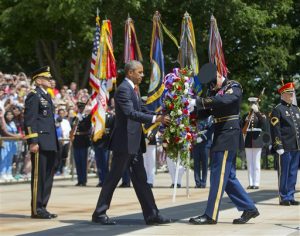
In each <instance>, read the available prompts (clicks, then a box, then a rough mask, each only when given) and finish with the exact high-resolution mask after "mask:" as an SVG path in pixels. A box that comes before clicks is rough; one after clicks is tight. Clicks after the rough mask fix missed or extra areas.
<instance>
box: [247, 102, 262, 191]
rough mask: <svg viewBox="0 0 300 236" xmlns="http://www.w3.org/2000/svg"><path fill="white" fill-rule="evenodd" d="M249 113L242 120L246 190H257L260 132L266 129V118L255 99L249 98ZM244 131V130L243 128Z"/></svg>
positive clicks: (260, 148) (260, 143)
mask: <svg viewBox="0 0 300 236" xmlns="http://www.w3.org/2000/svg"><path fill="white" fill-rule="evenodd" d="M248 101H249V102H250V107H251V111H250V112H249V113H248V115H246V116H245V117H244V119H243V123H244V124H243V127H245V131H246V132H245V152H246V158H247V170H248V179H249V186H248V187H247V189H258V188H259V183H260V159H261V153H262V148H263V146H264V142H263V137H262V134H263V133H262V131H265V129H266V116H265V115H264V114H263V113H261V112H260V111H259V107H258V101H259V99H258V98H256V97H249V98H248ZM243 130H244V128H243Z"/></svg>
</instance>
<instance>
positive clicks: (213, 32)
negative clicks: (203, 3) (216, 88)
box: [208, 15, 228, 77]
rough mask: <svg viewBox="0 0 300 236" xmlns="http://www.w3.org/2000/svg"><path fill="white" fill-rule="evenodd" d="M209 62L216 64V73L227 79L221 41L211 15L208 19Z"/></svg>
mask: <svg viewBox="0 0 300 236" xmlns="http://www.w3.org/2000/svg"><path fill="white" fill-rule="evenodd" d="M208 58H209V62H211V63H214V64H216V66H217V70H218V72H219V73H220V74H221V75H222V76H224V77H227V74H228V68H227V66H226V63H225V57H224V53H223V49H222V39H221V35H220V33H219V29H218V25H217V20H216V18H215V17H214V16H213V15H212V16H211V18H210V33H209V48H208Z"/></svg>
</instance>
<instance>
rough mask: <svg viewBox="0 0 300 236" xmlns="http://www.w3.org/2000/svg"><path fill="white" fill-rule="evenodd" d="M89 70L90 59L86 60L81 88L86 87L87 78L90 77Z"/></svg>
mask: <svg viewBox="0 0 300 236" xmlns="http://www.w3.org/2000/svg"><path fill="white" fill-rule="evenodd" d="M90 70H91V59H87V60H86V65H85V70H84V74H83V80H82V83H81V86H86V84H87V81H88V78H89V76H90Z"/></svg>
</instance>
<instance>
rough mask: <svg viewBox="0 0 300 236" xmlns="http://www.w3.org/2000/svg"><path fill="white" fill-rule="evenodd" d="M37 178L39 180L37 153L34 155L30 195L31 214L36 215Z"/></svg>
mask: <svg viewBox="0 0 300 236" xmlns="http://www.w3.org/2000/svg"><path fill="white" fill-rule="evenodd" d="M38 178H39V153H38V152H37V153H35V154H34V176H33V193H32V206H33V213H34V214H35V215H36V214H37V211H36V204H37V203H36V201H37V188H38Z"/></svg>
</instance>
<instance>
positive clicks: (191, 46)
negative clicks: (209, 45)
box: [178, 12, 202, 95]
mask: <svg viewBox="0 0 300 236" xmlns="http://www.w3.org/2000/svg"><path fill="white" fill-rule="evenodd" d="M178 61H179V64H180V67H181V68H185V67H186V68H188V69H190V70H192V74H193V87H194V90H195V94H198V95H200V94H201V91H202V87H201V84H200V81H199V78H198V77H197V75H198V73H199V62H198V56H197V51H196V39H195V32H194V26H193V22H192V18H191V16H190V15H189V13H187V12H185V14H184V16H183V18H182V22H181V35H180V48H179V54H178Z"/></svg>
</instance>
